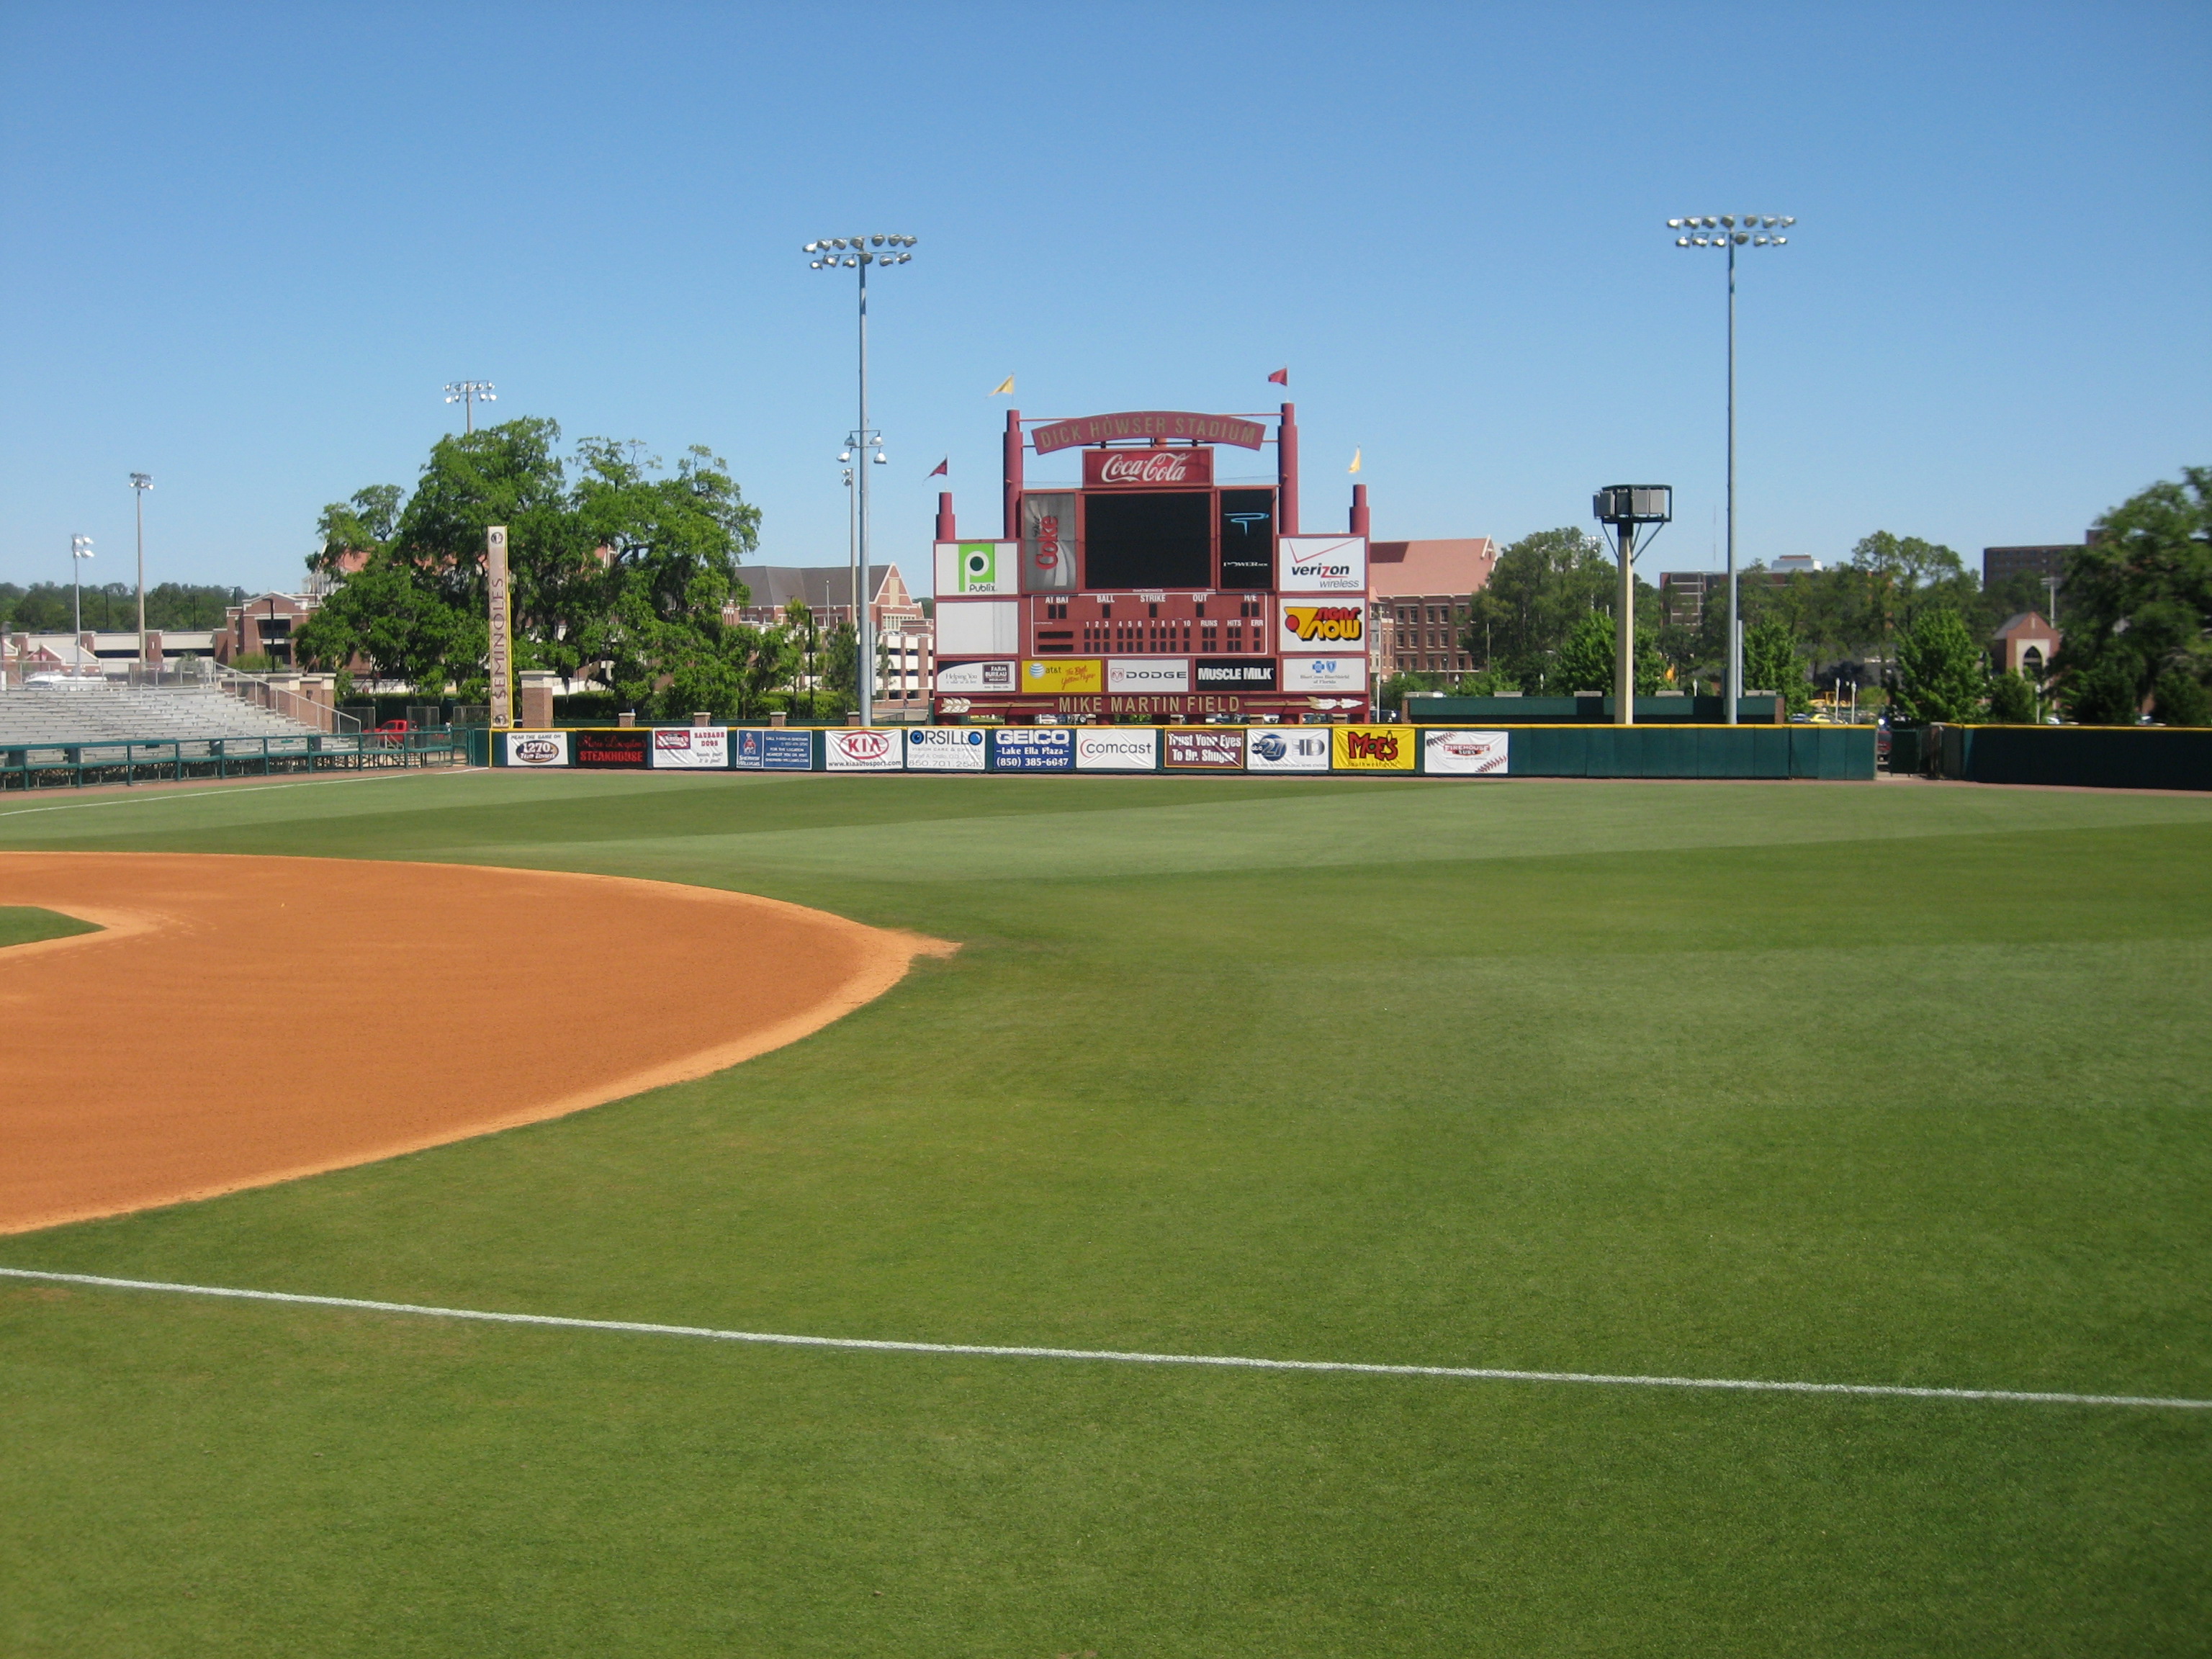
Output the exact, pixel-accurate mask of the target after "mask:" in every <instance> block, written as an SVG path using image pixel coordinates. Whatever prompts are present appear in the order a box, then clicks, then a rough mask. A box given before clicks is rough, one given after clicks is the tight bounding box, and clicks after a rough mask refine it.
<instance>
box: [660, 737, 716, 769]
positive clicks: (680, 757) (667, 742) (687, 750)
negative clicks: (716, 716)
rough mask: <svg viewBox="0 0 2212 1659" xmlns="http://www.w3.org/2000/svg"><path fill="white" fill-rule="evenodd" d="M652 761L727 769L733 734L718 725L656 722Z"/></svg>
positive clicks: (663, 764)
mask: <svg viewBox="0 0 2212 1659" xmlns="http://www.w3.org/2000/svg"><path fill="white" fill-rule="evenodd" d="M729 764H730V734H729V733H728V732H726V731H725V730H723V729H722V728H721V727H720V726H655V727H653V766H654V767H655V768H656V769H665V768H668V767H677V768H679V769H684V770H688V771H700V772H704V771H714V772H720V771H726V770H727V769H728V768H729Z"/></svg>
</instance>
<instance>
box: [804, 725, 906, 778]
mask: <svg viewBox="0 0 2212 1659" xmlns="http://www.w3.org/2000/svg"><path fill="white" fill-rule="evenodd" d="M899 748H900V744H899V734H898V733H897V732H878V731H876V730H874V729H873V728H872V727H860V728H857V729H856V728H854V727H853V726H846V727H845V728H843V729H842V730H840V729H839V728H838V727H836V726H828V727H825V728H824V729H823V733H822V763H823V768H824V769H827V770H829V771H831V772H896V771H897V770H899V769H900V765H901V761H900V757H899Z"/></svg>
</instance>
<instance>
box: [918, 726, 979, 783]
mask: <svg viewBox="0 0 2212 1659" xmlns="http://www.w3.org/2000/svg"><path fill="white" fill-rule="evenodd" d="M906 769H907V770H908V771H909V772H980V771H981V770H982V769H983V728H982V727H981V726H908V727H907V729H906Z"/></svg>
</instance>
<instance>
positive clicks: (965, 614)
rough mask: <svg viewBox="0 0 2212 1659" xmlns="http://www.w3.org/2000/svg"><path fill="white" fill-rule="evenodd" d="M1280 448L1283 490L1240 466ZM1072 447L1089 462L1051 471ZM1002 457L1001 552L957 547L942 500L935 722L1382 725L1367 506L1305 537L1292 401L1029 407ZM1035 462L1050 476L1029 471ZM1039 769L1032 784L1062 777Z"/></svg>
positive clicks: (1011, 424)
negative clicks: (1371, 670) (1372, 721)
mask: <svg viewBox="0 0 2212 1659" xmlns="http://www.w3.org/2000/svg"><path fill="white" fill-rule="evenodd" d="M1270 444H1272V445H1273V446H1274V449H1275V457H1274V459H1275V466H1274V477H1273V481H1272V482H1270V481H1269V480H1268V479H1267V477H1266V476H1265V475H1264V473H1263V474H1261V476H1259V477H1243V476H1238V468H1237V457H1236V454H1235V452H1236V451H1237V450H1238V449H1244V450H1255V451H1256V450H1261V449H1263V448H1265V447H1267V446H1268V445H1270ZM1223 446H1227V448H1226V449H1224V448H1223ZM1064 450H1074V451H1076V452H1078V458H1079V465H1068V462H1067V460H1066V459H1063V460H1061V461H1060V462H1057V463H1048V462H1047V461H1046V460H1045V459H1044V458H1047V457H1049V456H1054V455H1056V454H1059V453H1060V452H1061V451H1064ZM1003 453H1004V456H1005V477H1004V480H1003V491H1002V500H1001V502H1000V534H999V535H998V536H997V537H996V538H991V539H988V540H986V539H981V538H963V537H961V536H960V534H959V533H958V528H957V521H956V520H955V517H954V514H953V510H952V497H951V494H950V492H947V493H946V494H945V495H940V496H939V498H938V503H939V504H938V514H937V535H936V559H935V563H936V569H935V573H934V574H935V578H936V580H935V588H936V593H937V608H936V622H937V678H936V683H935V684H934V686H933V697H934V713H935V714H936V716H937V718H938V719H939V720H940V721H952V722H959V721H961V720H963V718H964V717H970V716H982V717H988V718H994V719H996V720H1001V721H1005V722H1007V723H1010V724H1014V725H1034V724H1036V722H1037V721H1038V720H1039V719H1040V717H1042V718H1043V719H1044V720H1046V723H1047V724H1048V726H1049V725H1052V724H1058V723H1066V724H1071V725H1074V726H1079V727H1080V726H1091V725H1094V724H1096V725H1106V724H1111V723H1113V722H1115V721H1117V720H1118V721H1132V720H1137V721H1146V720H1155V721H1159V722H1162V723H1166V724H1186V723H1187V724H1193V725H1202V724H1204V723H1206V722H1207V721H1231V720H1234V721H1250V722H1255V723H1289V724H1297V723H1300V722H1304V721H1314V720H1322V721H1337V720H1349V719H1358V718H1364V716H1365V715H1366V714H1368V712H1369V706H1368V699H1369V692H1370V687H1369V684H1368V648H1367V647H1368V641H1367V535H1366V532H1367V526H1366V522H1365V519H1366V510H1365V503H1364V499H1363V497H1362V494H1361V493H1360V492H1355V496H1354V501H1353V506H1352V513H1351V515H1350V519H1349V521H1348V523H1347V526H1346V530H1345V531H1344V532H1342V533H1313V532H1308V531H1307V530H1306V529H1305V528H1304V526H1302V525H1301V524H1300V523H1299V520H1298V475H1297V411H1296V410H1295V409H1294V408H1293V406H1292V405H1291V404H1284V405H1282V408H1281V410H1280V411H1279V413H1275V414H1268V415H1258V416H1246V415H1199V414H1191V413H1187V412H1180V411H1176V410H1133V411H1128V412H1125V413H1122V414H1118V415H1091V416H1084V417H1082V418H1081V419H1078V420H1050V421H1024V419H1023V418H1022V416H1021V413H1020V411H1019V410H1014V411H1012V412H1011V413H1009V414H1008V416H1006V439H1005V448H1004V452H1003ZM1224 455H1226V456H1227V457H1228V458H1229V459H1227V460H1223V459H1220V458H1221V457H1223V456H1224ZM1030 456H1034V457H1036V458H1037V459H1038V462H1039V466H1038V471H1040V472H1042V471H1045V470H1046V469H1047V467H1048V466H1049V467H1050V470H1051V471H1052V472H1053V474H1054V476H1053V477H1049V478H1047V477H1031V476H1030V474H1029V471H1028V470H1027V467H1026V465H1025V463H1026V460H1027V458H1029V457H1030ZM1070 459H1077V458H1070ZM1247 465H1249V463H1247ZM1046 747H1047V748H1049V747H1050V746H1049V745H1047V746H1046ZM1200 747H1203V745H1200ZM1056 752H1057V751H1056V750H1054V753H1055V754H1056ZM1192 752H1193V756H1194V758H1188V759H1186V760H1169V761H1166V762H1164V764H1167V765H1171V766H1174V767H1176V768H1177V769H1182V767H1184V766H1188V767H1189V768H1190V769H1203V768H1204V767H1206V766H1208V765H1212V764H1217V763H1218V762H1217V761H1213V760H1202V759H1199V758H1195V756H1196V754H1197V749H1195V748H1194V750H1193V751H1192ZM1038 754H1039V757H1040V758H1039V759H1038V760H1037V761H1036V769H1039V770H1049V769H1053V767H1054V764H1055V762H1054V761H1053V760H1051V759H1048V758H1046V750H1045V749H1040V750H1039V751H1038ZM1071 764H1073V761H1071Z"/></svg>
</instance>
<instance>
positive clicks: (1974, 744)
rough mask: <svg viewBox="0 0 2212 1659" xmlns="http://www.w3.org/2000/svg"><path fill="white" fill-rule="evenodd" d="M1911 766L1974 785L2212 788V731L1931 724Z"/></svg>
mask: <svg viewBox="0 0 2212 1659" xmlns="http://www.w3.org/2000/svg"><path fill="white" fill-rule="evenodd" d="M1899 735H1900V736H1901V735H1904V734H1903V733H1900V734H1899ZM1916 735H1917V734H1916ZM1899 758H1906V757H1899ZM1894 764H1895V761H1894V760H1893V765H1894ZM1906 769H1908V770H1921V769H1924V770H1926V771H1927V772H1928V773H1929V775H1931V776H1934V777H1939V778H1963V779H1965V780H1966V781H1968V782H1970V783H2042V784H2070V785H2074V786H2075V787H2087V788H2093V789H2212V729H2208V728H2206V727H2203V726H1929V727H1928V728H1927V731H1926V732H1925V734H1924V736H1922V737H1921V738H1920V742H1919V744H1918V745H1917V748H1916V749H1915V750H1914V751H1913V753H1912V754H1911V757H1909V759H1907V765H1906Z"/></svg>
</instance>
